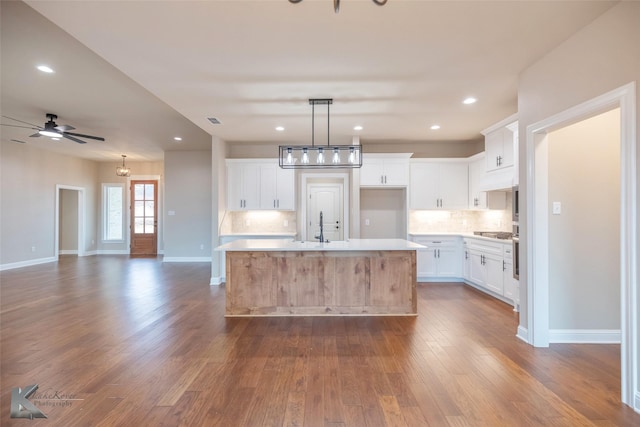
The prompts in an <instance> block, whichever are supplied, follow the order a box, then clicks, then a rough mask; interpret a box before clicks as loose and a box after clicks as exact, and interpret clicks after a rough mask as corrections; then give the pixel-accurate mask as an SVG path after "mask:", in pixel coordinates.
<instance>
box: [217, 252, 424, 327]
mask: <svg viewBox="0 0 640 427" xmlns="http://www.w3.org/2000/svg"><path fill="white" fill-rule="evenodd" d="M226 268H227V272H226V274H227V283H226V294H227V295H226V302H227V304H226V316H296V315H300V316H303V315H312V316H317V315H322V316H338V315H339V316H345V315H346V316H349V315H351V316H356V315H405V316H406V315H409V316H412V315H413V316H415V315H417V299H416V252H415V250H407V251H396V250H394V251H349V252H345V251H335V252H332V251H301V252H296V251H229V252H227V253H226Z"/></svg>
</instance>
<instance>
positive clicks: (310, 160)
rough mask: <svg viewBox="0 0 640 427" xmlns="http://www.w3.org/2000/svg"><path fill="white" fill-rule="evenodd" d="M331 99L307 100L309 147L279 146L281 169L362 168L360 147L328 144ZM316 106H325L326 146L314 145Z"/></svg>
mask: <svg viewBox="0 0 640 427" xmlns="http://www.w3.org/2000/svg"><path fill="white" fill-rule="evenodd" d="M332 103H333V99H330V98H323V99H309V104H311V145H281V146H280V147H279V155H278V158H279V163H280V167H281V168H282V169H332V168H359V167H362V147H361V146H360V145H331V144H330V142H329V106H330V105H331V104H332ZM316 105H326V106H327V145H316V144H315V117H316V110H315V106H316Z"/></svg>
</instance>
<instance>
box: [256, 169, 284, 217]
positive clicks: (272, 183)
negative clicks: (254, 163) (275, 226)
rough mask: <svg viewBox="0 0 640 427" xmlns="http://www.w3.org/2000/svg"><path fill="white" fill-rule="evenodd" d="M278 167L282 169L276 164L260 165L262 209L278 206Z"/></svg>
mask: <svg viewBox="0 0 640 427" xmlns="http://www.w3.org/2000/svg"><path fill="white" fill-rule="evenodd" d="M276 169H280V167H279V166H276V165H266V164H265V165H261V166H260V209H276V208H277V206H276V205H277V200H278V193H277V189H278V187H277V180H276V179H277V177H276V173H277V171H276Z"/></svg>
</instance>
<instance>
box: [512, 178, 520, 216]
mask: <svg viewBox="0 0 640 427" xmlns="http://www.w3.org/2000/svg"><path fill="white" fill-rule="evenodd" d="M512 194H513V203H512V209H513V212H512V220H513V222H518V221H519V220H520V188H519V186H517V185H516V186H514V187H513V189H512Z"/></svg>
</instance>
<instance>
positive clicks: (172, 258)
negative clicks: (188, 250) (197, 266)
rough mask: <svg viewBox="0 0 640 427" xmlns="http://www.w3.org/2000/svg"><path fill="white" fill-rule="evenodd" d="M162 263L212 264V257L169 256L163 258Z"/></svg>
mask: <svg viewBox="0 0 640 427" xmlns="http://www.w3.org/2000/svg"><path fill="white" fill-rule="evenodd" d="M162 262H211V257H210V256H209V257H207V256H201V257H186V256H185V257H180V256H169V257H167V256H166V257H164V258H162Z"/></svg>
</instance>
